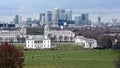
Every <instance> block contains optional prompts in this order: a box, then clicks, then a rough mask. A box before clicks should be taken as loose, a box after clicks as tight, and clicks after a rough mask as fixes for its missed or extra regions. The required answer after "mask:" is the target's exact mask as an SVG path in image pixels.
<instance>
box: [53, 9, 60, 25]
mask: <svg viewBox="0 0 120 68" xmlns="http://www.w3.org/2000/svg"><path fill="white" fill-rule="evenodd" d="M52 20H53V24H57V23H58V20H59V9H58V8H54V9H53V19H52Z"/></svg>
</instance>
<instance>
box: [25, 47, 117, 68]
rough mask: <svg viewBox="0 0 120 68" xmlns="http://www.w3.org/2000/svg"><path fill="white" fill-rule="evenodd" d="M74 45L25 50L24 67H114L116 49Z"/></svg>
mask: <svg viewBox="0 0 120 68" xmlns="http://www.w3.org/2000/svg"><path fill="white" fill-rule="evenodd" d="M72 47H73V50H72V49H71V48H72ZM76 47H77V48H78V46H68V50H66V46H60V48H59V49H58V50H36V51H34V50H32V51H25V52H24V56H25V68H115V66H114V61H115V59H116V58H117V52H116V51H113V50H80V49H79V48H78V49H76ZM74 48H75V49H74Z"/></svg>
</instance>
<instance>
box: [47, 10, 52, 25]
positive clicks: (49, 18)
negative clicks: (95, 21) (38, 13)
mask: <svg viewBox="0 0 120 68" xmlns="http://www.w3.org/2000/svg"><path fill="white" fill-rule="evenodd" d="M51 22H52V12H51V11H47V13H46V23H51Z"/></svg>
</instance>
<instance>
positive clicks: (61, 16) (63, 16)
mask: <svg viewBox="0 0 120 68" xmlns="http://www.w3.org/2000/svg"><path fill="white" fill-rule="evenodd" d="M59 20H66V12H65V9H60V10H59Z"/></svg>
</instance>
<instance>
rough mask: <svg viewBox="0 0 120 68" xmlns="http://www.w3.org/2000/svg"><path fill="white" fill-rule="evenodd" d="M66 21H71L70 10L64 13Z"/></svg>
mask: <svg viewBox="0 0 120 68" xmlns="http://www.w3.org/2000/svg"><path fill="white" fill-rule="evenodd" d="M66 20H67V21H72V11H71V10H67V11H66Z"/></svg>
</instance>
